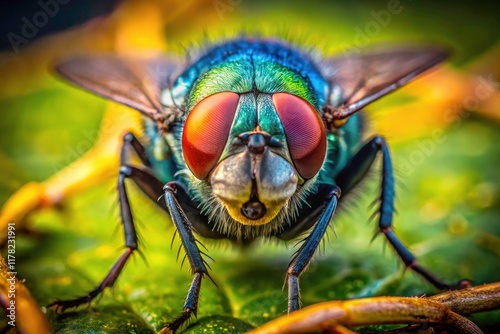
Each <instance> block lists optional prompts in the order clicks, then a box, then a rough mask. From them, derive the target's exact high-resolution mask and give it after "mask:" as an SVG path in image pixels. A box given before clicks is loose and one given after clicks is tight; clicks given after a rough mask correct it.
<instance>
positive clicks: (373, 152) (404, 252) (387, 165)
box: [336, 136, 465, 289]
mask: <svg viewBox="0 0 500 334" xmlns="http://www.w3.org/2000/svg"><path fill="white" fill-rule="evenodd" d="M379 152H381V153H382V189H381V194H380V208H379V220H378V227H379V230H380V232H381V233H383V234H384V235H385V237H386V238H387V240H388V241H389V243H390V244H391V246H392V247H393V248H394V250H395V251H396V253H397V254H398V256H399V257H400V258H401V260H402V261H403V262H404V264H405V265H406V267H407V268H410V269H412V270H413V271H415V272H416V273H418V274H420V275H421V276H422V277H423V278H425V279H426V280H427V281H428V282H429V283H431V284H432V285H434V286H435V287H437V288H438V289H446V288H450V287H451V286H449V285H447V284H446V283H444V282H442V281H441V280H439V279H438V278H436V277H435V276H434V275H432V274H431V273H430V272H429V271H427V270H426V269H424V268H423V267H421V266H420V265H418V264H417V263H416V259H415V256H414V255H413V254H412V253H411V252H410V251H409V250H408V248H406V246H405V245H403V243H402V242H401V241H400V240H399V239H398V238H397V236H396V235H395V234H394V232H393V231H392V222H393V216H394V197H395V191H394V175H393V170H392V162H391V156H390V153H389V147H388V145H387V143H386V141H385V139H384V138H383V137H379V136H377V137H375V138H373V139H372V140H370V141H369V142H368V143H367V144H366V145H365V146H363V147H362V148H361V150H360V151H359V152H358V153H357V154H356V155H355V156H354V157H353V158H352V159H351V161H350V163H349V165H347V166H346V167H345V168H344V170H343V171H341V172H340V173H339V175H338V177H337V180H336V181H337V184H338V185H339V187H340V189H342V191H344V192H346V191H349V190H351V189H352V188H353V187H354V186H355V185H356V184H357V183H358V182H359V181H360V180H361V179H362V178H363V177H364V176H365V175H366V173H367V172H368V170H369V169H370V167H371V165H372V164H373V162H374V161H375V158H376V156H377V154H378V153H379ZM463 285H465V282H460V283H459V284H458V287H461V286H463Z"/></svg>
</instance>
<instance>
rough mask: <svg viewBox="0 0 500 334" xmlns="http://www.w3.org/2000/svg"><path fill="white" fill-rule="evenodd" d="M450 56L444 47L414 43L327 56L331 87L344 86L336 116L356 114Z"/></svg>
mask: <svg viewBox="0 0 500 334" xmlns="http://www.w3.org/2000/svg"><path fill="white" fill-rule="evenodd" d="M448 56H449V51H447V50H444V49H440V48H437V47H432V46H418V47H417V46H413V47H399V48H389V49H387V48H386V49H385V50H381V51H375V52H372V53H367V54H354V55H350V56H346V57H338V58H332V59H326V60H325V61H324V62H323V74H324V75H325V77H326V79H327V80H328V81H329V82H330V85H331V86H333V85H338V86H340V88H341V89H342V103H341V105H340V106H339V107H335V106H333V107H334V110H333V112H332V115H333V116H334V118H335V119H343V118H346V117H348V116H350V115H352V114H354V113H355V112H356V111H358V110H360V109H362V108H363V107H365V106H366V105H367V104H369V103H371V102H373V101H375V100H377V99H379V98H380V97H382V96H384V95H386V94H388V93H390V92H392V91H394V90H396V89H397V88H399V87H401V86H403V85H405V84H407V83H408V82H410V81H411V80H413V79H414V78H415V77H416V76H418V75H419V74H421V73H423V72H425V71H427V70H428V69H430V68H431V67H433V66H435V65H437V64H439V63H441V62H442V61H444V60H445V59H446V58H447V57H448Z"/></svg>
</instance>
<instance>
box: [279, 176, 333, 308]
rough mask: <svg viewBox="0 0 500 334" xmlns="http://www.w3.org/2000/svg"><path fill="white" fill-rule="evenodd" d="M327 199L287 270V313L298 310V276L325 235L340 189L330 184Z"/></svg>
mask: <svg viewBox="0 0 500 334" xmlns="http://www.w3.org/2000/svg"><path fill="white" fill-rule="evenodd" d="M328 194H329V197H330V199H329V201H328V204H327V205H326V207H325V209H324V211H323V213H322V214H321V216H320V218H319V220H318V222H317V223H316V224H315V225H314V227H313V229H312V231H311V233H310V234H309V235H308V236H307V237H306V239H304V242H303V243H302V245H301V246H300V248H299V250H298V251H297V253H295V255H294V256H293V257H292V260H291V262H290V265H289V266H288V272H287V284H288V313H290V312H293V311H295V310H298V309H299V308H300V289H299V276H300V275H301V274H302V272H304V270H305V269H306V267H307V266H308V265H309V262H310V261H311V258H312V256H313V255H314V252H315V251H316V249H317V248H318V245H319V243H320V241H321V239H322V238H323V236H324V235H325V232H326V228H327V227H328V225H329V224H330V221H331V219H332V217H333V214H334V212H335V208H336V207H337V202H338V199H339V197H340V190H339V188H337V187H336V186H331V189H330V191H329V193H328Z"/></svg>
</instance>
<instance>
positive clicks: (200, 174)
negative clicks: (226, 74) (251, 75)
mask: <svg viewBox="0 0 500 334" xmlns="http://www.w3.org/2000/svg"><path fill="white" fill-rule="evenodd" d="M239 98H240V97H239V95H238V94H236V93H233V92H223V93H217V94H214V95H211V96H209V97H207V98H205V99H203V100H201V101H200V102H199V103H198V104H197V105H196V106H195V107H194V108H193V110H192V111H191V112H190V113H189V115H188V116H187V119H186V123H185V124H184V130H183V132H182V151H183V154H184V160H185V161H186V164H187V166H188V167H189V169H190V170H191V172H193V174H194V176H196V177H197V178H198V179H200V180H204V179H205V178H206V177H207V176H208V173H210V171H211V170H212V169H213V168H214V167H215V164H216V163H217V161H218V160H219V158H220V156H221V154H222V151H223V149H224V146H225V145H226V142H227V139H228V136H229V131H230V130H231V126H232V124H233V120H234V116H235V114H236V109H237V107H238V101H239Z"/></svg>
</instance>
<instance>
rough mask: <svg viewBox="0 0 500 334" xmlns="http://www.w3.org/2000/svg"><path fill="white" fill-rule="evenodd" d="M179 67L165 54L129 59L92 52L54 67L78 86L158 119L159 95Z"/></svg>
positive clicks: (161, 111) (161, 114) (159, 108)
mask: <svg viewBox="0 0 500 334" xmlns="http://www.w3.org/2000/svg"><path fill="white" fill-rule="evenodd" d="M180 67H181V66H180V64H179V63H178V62H176V61H175V60H172V59H170V58H167V57H155V58H147V59H129V58H124V57H119V56H116V55H99V56H97V55H95V56H80V57H76V58H72V59H70V60H67V61H65V62H61V63H59V64H58V65H57V66H56V70H57V72H58V73H59V74H61V75H62V76H63V77H65V78H66V79H68V80H69V81H71V82H73V83H74V84H76V85H78V86H80V87H83V88H85V89H87V90H89V91H91V92H93V93H96V94H98V95H100V96H103V97H105V98H108V99H111V100H114V101H116V102H119V103H122V104H124V105H127V106H129V107H131V108H134V109H137V110H139V111H140V112H141V113H143V114H144V115H146V116H147V117H149V118H151V119H158V118H161V117H162V116H163V115H164V111H163V110H164V108H163V107H162V105H161V103H160V94H161V92H162V90H163V89H165V88H168V87H170V86H171V83H172V80H173V78H174V74H175V73H176V72H177V71H178V70H179V69H180Z"/></svg>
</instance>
